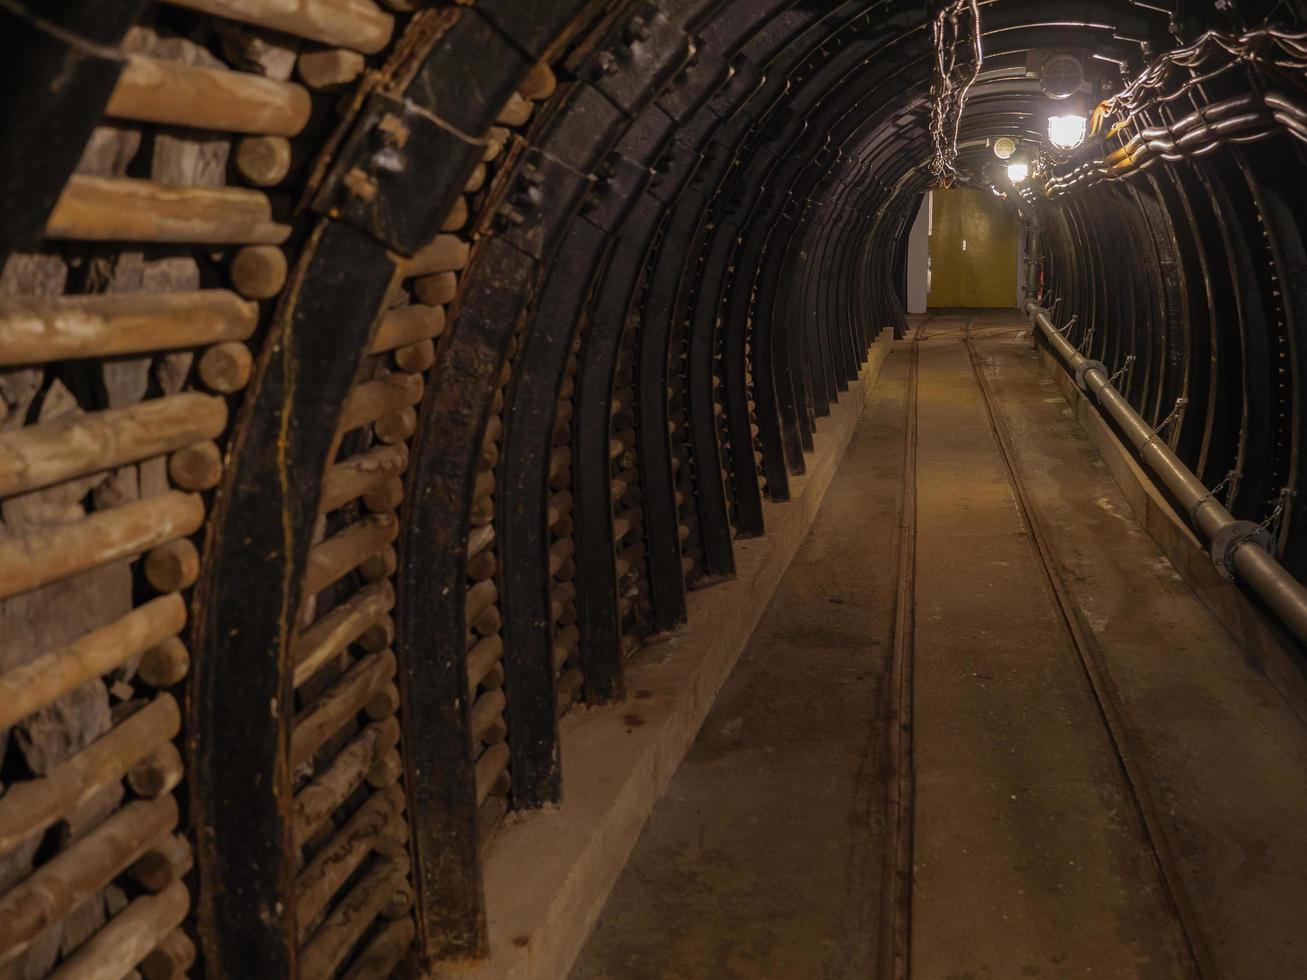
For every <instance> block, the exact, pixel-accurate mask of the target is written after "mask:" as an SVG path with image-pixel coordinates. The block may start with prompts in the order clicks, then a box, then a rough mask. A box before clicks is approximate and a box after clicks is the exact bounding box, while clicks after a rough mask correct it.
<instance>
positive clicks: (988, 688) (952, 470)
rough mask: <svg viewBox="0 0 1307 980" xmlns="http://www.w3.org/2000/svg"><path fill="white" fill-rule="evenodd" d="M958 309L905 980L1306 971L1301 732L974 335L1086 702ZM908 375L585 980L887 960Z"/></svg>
mask: <svg viewBox="0 0 1307 980" xmlns="http://www.w3.org/2000/svg"><path fill="white" fill-rule="evenodd" d="M964 323H965V320H964V319H952V318H936V319H935V320H932V321H931V322H930V323H929V324H928V325H927V326H926V328H925V335H926V338H927V339H925V340H923V341H922V342H921V343H920V346H919V358H920V360H919V368H918V375H917V383H918V412H917V419H916V435H917V444H916V445H917V467H916V503H917V528H916V538H915V540H916V549H917V554H916V579H915V584H916V608H915V618H914V625H915V644H914V649H913V666H914V673H915V678H914V684H913V700H914V712H915V723H914V730H913V762H914V767H915V774H916V793H915V799H914V803H915V806H914V809H913V819H912V826H913V834H914V841H913V845H914V849H913V872H912V896H911V922H910V936H911V942H910V950H911V974H912V975H913V976H915V977H920V978H929V980H934V978H941V980H943V978H959V980H961V978H975V980H980V978H1010V977H1024V976H1043V977H1071V976H1076V977H1081V976H1100V977H1111V978H1118V977H1119V978H1127V977H1142V978H1152V977H1158V978H1161V977H1186V976H1194V975H1198V973H1199V972H1200V970H1201V973H1202V974H1203V975H1212V976H1219V975H1224V976H1229V977H1238V978H1241V980H1242V978H1262V977H1265V978H1280V977H1300V976H1307V945H1305V944H1304V942H1303V939H1302V935H1301V927H1300V925H1299V920H1300V919H1301V915H1302V912H1303V910H1304V909H1307V875H1304V873H1303V872H1304V871H1307V829H1304V821H1302V819H1301V814H1303V813H1304V812H1307V767H1304V766H1303V765H1302V761H1303V759H1307V728H1305V727H1304V725H1303V723H1302V721H1301V716H1300V715H1299V714H1298V713H1296V712H1295V711H1294V710H1293V709H1292V708H1291V707H1290V706H1289V705H1287V704H1286V703H1285V702H1284V700H1283V699H1282V698H1281V697H1280V696H1279V694H1278V693H1277V692H1276V690H1275V689H1274V688H1273V687H1272V686H1271V685H1270V684H1269V682H1268V681H1266V679H1265V678H1263V677H1261V676H1260V675H1258V674H1256V673H1255V672H1254V671H1252V670H1251V669H1250V668H1249V667H1248V666H1247V665H1246V663H1245V661H1244V659H1243V657H1242V654H1241V652H1240V651H1239V650H1238V649H1237V648H1236V647H1235V645H1234V643H1233V641H1231V640H1230V639H1229V638H1228V636H1227V635H1226V634H1225V633H1224V631H1223V630H1222V628H1221V627H1220V625H1219V624H1218V623H1217V622H1216V621H1215V620H1214V619H1213V618H1212V617H1211V616H1210V614H1209V613H1208V612H1207V611H1206V609H1205V608H1204V607H1203V606H1202V605H1201V604H1200V603H1199V602H1198V601H1197V600H1196V599H1195V597H1194V596H1193V595H1192V594H1190V593H1189V592H1188V590H1187V589H1186V588H1185V586H1184V585H1183V584H1182V583H1181V582H1180V580H1179V579H1178V577H1177V576H1176V575H1175V574H1174V572H1173V571H1172V570H1171V569H1170V566H1169V565H1168V564H1167V563H1166V562H1165V560H1164V559H1162V557H1161V555H1160V554H1159V553H1158V552H1157V550H1156V548H1155V547H1154V546H1153V544H1152V542H1151V540H1150V539H1149V538H1148V537H1147V536H1146V535H1145V534H1144V533H1143V532H1142V531H1141V530H1140V529H1139V528H1138V526H1137V525H1136V524H1135V522H1134V520H1133V519H1132V517H1131V516H1130V513H1129V510H1128V508H1127V506H1126V504H1125V501H1124V499H1123V498H1122V496H1121V494H1120V492H1119V490H1118V489H1117V487H1116V485H1115V484H1114V483H1113V482H1112V480H1111V478H1110V477H1109V476H1108V475H1107V473H1106V470H1105V468H1104V467H1103V464H1102V462H1101V461H1100V460H1099V459H1098V458H1097V457H1096V456H1095V455H1094V452H1093V450H1092V448H1091V447H1090V445H1089V443H1088V441H1087V440H1086V439H1085V437H1084V435H1083V433H1081V432H1080V430H1079V428H1078V426H1077V425H1076V424H1075V422H1074V421H1073V420H1072V418H1071V413H1070V412H1069V410H1068V409H1067V408H1066V404H1065V402H1064V401H1063V400H1062V399H1061V397H1060V396H1059V395H1058V393H1057V390H1056V389H1055V387H1054V386H1053V384H1052V382H1051V381H1049V380H1048V378H1047V376H1046V375H1045V374H1044V371H1043V368H1042V367H1041V365H1040V363H1039V361H1038V359H1037V357H1035V355H1033V353H1032V352H1031V350H1030V346H1029V342H1028V339H1022V338H1021V337H1020V336H1019V334H1020V332H1021V331H1022V329H1023V328H1022V326H1021V325H1020V324H1019V322H1018V321H1016V320H1012V321H1009V322H1008V323H1004V322H1003V321H1002V320H996V319H994V318H982V319H981V320H980V321H978V322H977V323H976V324H975V325H974V331H973V335H974V340H973V343H974V349H975V352H976V354H975V356H976V359H977V363H978V365H979V368H980V370H981V371H982V372H984V376H985V377H986V378H987V379H988V383H989V385H990V387H991V389H992V391H993V408H994V410H995V411H996V413H997V415H998V417H999V418H1000V420H1001V421H1002V424H1004V425H1005V426H1006V427H1007V429H1008V431H1009V433H1010V436H1011V439H1012V444H1013V450H1014V463H1015V467H1016V470H1017V472H1018V473H1019V474H1020V477H1021V479H1022V481H1023V484H1024V488H1025V492H1026V495H1027V499H1028V500H1029V502H1030V504H1031V505H1032V507H1033V509H1034V510H1035V512H1036V514H1037V517H1038V521H1039V523H1040V525H1041V526H1042V528H1043V530H1044V532H1045V534H1044V537H1045V540H1046V544H1047V548H1048V552H1049V554H1050V555H1051V556H1052V558H1053V565H1054V568H1055V570H1056V571H1055V575H1057V576H1058V577H1059V578H1058V580H1059V581H1060V582H1061V583H1062V584H1063V585H1064V586H1065V588H1066V594H1067V595H1069V603H1070V606H1071V613H1070V614H1071V615H1072V616H1073V617H1074V620H1075V622H1076V623H1078V624H1079V626H1080V628H1081V629H1082V631H1083V632H1084V633H1085V634H1086V635H1087V636H1088V637H1089V640H1088V642H1089V645H1090V646H1091V647H1092V650H1093V656H1094V657H1096V658H1098V659H1096V660H1095V661H1094V665H1096V668H1097V669H1098V670H1099V672H1100V674H1101V676H1102V680H1101V681H1100V684H1099V691H1098V693H1097V694H1096V692H1095V688H1094V687H1093V686H1092V685H1091V683H1090V679H1089V677H1090V675H1089V673H1088V672H1087V670H1086V664H1085V661H1084V660H1083V659H1082V654H1081V653H1078V652H1077V649H1076V647H1075V645H1073V643H1072V642H1071V640H1070V634H1069V633H1068V630H1067V627H1066V625H1065V623H1064V621H1063V618H1062V615H1063V614H1062V612H1060V611H1059V610H1060V607H1059V605H1058V603H1057V601H1056V597H1055V594H1054V592H1053V589H1052V588H1051V586H1050V583H1049V580H1048V578H1047V576H1046V575H1045V573H1044V571H1043V565H1042V564H1041V562H1040V557H1039V552H1038V551H1037V550H1036V548H1035V547H1034V545H1033V542H1032V538H1031V535H1030V533H1029V529H1028V526H1027V524H1026V522H1025V520H1024V518H1023V514H1022V511H1021V509H1020V507H1019V501H1018V495H1017V493H1016V492H1015V488H1014V484H1013V481H1012V479H1011V476H1010V474H1009V471H1008V469H1007V466H1006V464H1005V463H1004V460H1003V456H1002V454H1001V452H1000V448H999V444H998V442H996V440H995V437H994V435H993V434H992V432H991V429H990V423H989V420H988V416H987V414H986V411H985V403H984V400H983V397H982V394H981V389H980V387H979V386H978V385H977V383H976V379H975V377H974V375H973V373H972V367H971V361H970V359H969V357H968V352H967V348H966V346H964V344H963V343H962V342H961V341H962V333H961V329H962V327H963V325H964ZM909 359H910V357H909V352H908V348H907V346H906V344H900V345H898V347H897V348H896V350H895V352H894V353H893V354H891V356H890V359H889V361H888V362H887V364H886V366H885V369H884V371H883V374H882V379H881V382H880V384H879V387H878V389H877V391H876V392H874V393H873V396H872V399H871V402H870V403H869V405H868V407H867V410H866V412H865V413H864V415H863V418H862V420H861V421H860V423H859V426H858V429H857V431H856V433H855V435H854V438H853V441H852V443H851V444H850V446H849V450H848V453H847V456H846V458H845V460H844V462H843V464H842V466H841V468H840V471H839V473H838V474H837V476H836V478H835V481H834V483H833V484H832V486H831V488H830V491H829V493H828V496H827V498H826V501H825V503H824V504H823V507H822V510H821V513H820V515H819V516H818V519H817V521H816V523H815V524H814V525H813V528H812V532H811V534H810V537H809V539H808V540H807V541H806V542H805V544H804V546H803V548H802V549H801V551H800V552H799V555H798V557H797V558H796V560H795V562H794V564H793V566H792V567H791V568H790V570H789V572H788V573H787V575H786V577H785V579H784V582H783V584H782V586H781V588H780V590H779V591H778V593H777V595H776V597H775V599H774V600H773V603H772V605H771V607H770V608H769V610H768V611H767V613H766V615H765V616H764V618H763V621H762V624H761V625H760V627H759V629H758V630H757V632H756V633H755V636H754V639H753V641H752V644H751V646H750V648H749V650H748V651H747V652H746V653H745V655H744V656H743V658H742V659H741V661H740V663H739V665H738V666H737V667H736V669H735V672H734V674H733V675H732V676H731V679H730V680H729V682H728V683H727V685H726V687H725V688H724V689H723V690H722V693H721V695H720V697H719V699H718V701H717V703H716V704H715V706H714V708H713V710H712V712H711V713H710V715H709V717H708V720H707V721H706V723H705V725H704V728H703V730H702V732H701V734H700V736H699V738H698V740H697V742H696V743H695V746H694V748H693V749H692V751H691V752H690V755H689V756H688V758H687V759H686V761H685V763H684V764H683V765H682V767H681V769H680V770H679V771H678V772H677V774H676V776H675V778H674V780H673V782H672V786H671V789H670V791H669V793H668V795H667V796H666V797H665V798H664V800H663V801H662V802H660V803H659V804H658V806H657V808H656V809H655V811H654V813H653V815H652V816H651V818H650V819H649V822H648V824H647V826H646V828H645V831H644V834H643V836H642V837H641V840H640V842H639V844H638V845H637V847H636V850H635V852H634V854H633V855H632V857H631V859H630V862H629V863H628V865H627V868H626V870H625V872H624V873H623V875H622V878H621V880H620V881H619V882H618V885H617V887H616V888H615V890H614V892H613V894H612V896H611V898H610V900H609V903H608V905H607V908H606V910H605V912H604V914H603V916H602V917H601V919H600V921H599V923H598V925H597V926H596V928H595V931H594V934H593V936H592V937H591V939H590V941H589V943H588V945H587V947H586V948H585V950H584V951H583V952H582V954H581V956H580V958H579V960H578V962H577V963H576V965H575V968H574V971H573V974H572V976H573V978H574V980H597V978H614V980H616V978H622V980H627V978H630V980H641V978H668V977H676V978H709V977H712V978H730V977H777V978H795V980H799V978H808V977H812V978H840V977H870V976H874V975H875V974H876V973H877V963H878V959H877V958H878V953H879V949H878V945H879V943H880V941H881V934H882V923H881V918H882V912H881V897H882V896H881V892H882V883H883V880H884V871H883V869H884V868H885V866H886V858H887V855H886V853H885V846H884V841H885V836H884V833H883V827H884V826H885V818H886V803H885V791H884V785H885V775H886V772H887V771H888V759H887V751H886V747H887V728H888V726H887V720H888V702H887V695H886V680H887V675H888V670H889V665H890V657H891V651H892V628H891V627H892V619H893V615H894V597H895V585H896V581H895V578H896V569H897V554H896V551H895V544H896V536H895V528H896V526H897V523H898V516H899V513H900V506H901V498H902V493H903V485H904V481H903V474H902V472H901V466H902V460H903V445H904V439H905V433H906V432H907V431H908V426H907V419H906V408H907V404H908V402H907V398H906V393H907V386H908V377H909V367H908V365H909ZM1104 685H1106V690H1107V691H1108V694H1109V696H1110V699H1111V705H1112V706H1114V708H1115V709H1116V710H1118V712H1119V714H1118V716H1117V717H1118V718H1119V721H1118V725H1117V732H1116V738H1115V739H1114V738H1113V737H1112V735H1111V734H1109V729H1108V726H1107V725H1106V724H1105V723H1104V714H1103V709H1102V706H1101V704H1100V698H1101V697H1103V696H1104V695H1103V691H1104V689H1105V688H1104ZM1123 758H1124V759H1125V765H1123V761H1122V760H1123ZM1127 767H1128V768H1129V771H1130V772H1132V773H1133V774H1134V777H1135V778H1134V781H1133V782H1132V781H1131V780H1130V779H1127V776H1126V771H1127ZM1145 814H1147V815H1148V816H1149V818H1150V820H1149V821H1147V822H1146V821H1145V819H1144V815H1145Z"/></svg>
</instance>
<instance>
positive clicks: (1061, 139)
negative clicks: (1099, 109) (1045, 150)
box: [1048, 115, 1087, 150]
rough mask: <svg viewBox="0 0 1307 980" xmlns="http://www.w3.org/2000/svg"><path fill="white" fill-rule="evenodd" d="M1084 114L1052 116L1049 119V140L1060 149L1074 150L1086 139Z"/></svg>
mask: <svg viewBox="0 0 1307 980" xmlns="http://www.w3.org/2000/svg"><path fill="white" fill-rule="evenodd" d="M1086 124H1087V120H1086V119H1085V117H1084V116H1076V115H1070V116H1050V117H1049V119H1048V141H1049V142H1050V143H1052V144H1053V145H1054V146H1056V147H1057V148H1058V149H1059V150H1074V149H1075V148H1076V147H1077V146H1079V145H1080V144H1081V143H1083V142H1084V141H1085V126H1086Z"/></svg>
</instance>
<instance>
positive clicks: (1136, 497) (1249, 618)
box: [1040, 349, 1307, 721]
mask: <svg viewBox="0 0 1307 980" xmlns="http://www.w3.org/2000/svg"><path fill="white" fill-rule="evenodd" d="M1040 353H1041V355H1042V357H1043V359H1044V365H1045V367H1046V368H1047V369H1048V370H1049V371H1050V372H1051V374H1052V376H1053V379H1054V381H1055V382H1056V383H1057V385H1058V388H1059V389H1060V390H1061V392H1062V395H1063V397H1064V398H1066V400H1067V402H1068V403H1069V404H1070V405H1071V408H1072V410H1073V411H1074V412H1075V413H1076V418H1077V419H1078V420H1079V422H1080V426H1081V428H1082V429H1084V431H1085V434H1086V435H1087V436H1088V437H1089V441H1090V442H1091V443H1092V444H1093V446H1094V448H1095V449H1096V450H1097V451H1098V455H1099V456H1100V457H1101V458H1102V460H1103V462H1104V463H1105V464H1106V466H1107V469H1108V472H1109V473H1111V474H1112V478H1113V479H1114V480H1115V481H1116V483H1117V486H1119V487H1120V488H1121V493H1122V494H1123V495H1124V496H1125V498H1126V501H1127V502H1128V503H1129V504H1130V509H1131V510H1132V511H1133V512H1134V515H1135V520H1137V521H1138V522H1139V524H1140V526H1142V527H1143V528H1144V530H1145V531H1147V532H1148V535H1149V537H1151V538H1152V539H1153V542H1154V543H1155V544H1156V545H1157V547H1158V548H1159V549H1161V552H1162V554H1163V555H1165V556H1166V559H1167V561H1169V562H1170V563H1171V565H1172V567H1174V568H1175V570H1176V572H1177V573H1178V574H1179V575H1180V577H1181V578H1182V579H1183V580H1184V582H1185V584H1186V585H1188V586H1189V588H1191V589H1193V591H1194V593H1195V594H1196V595H1197V596H1198V598H1199V599H1200V600H1202V603H1203V605H1205V606H1206V607H1207V608H1208V609H1209V610H1211V612H1212V614H1213V615H1214V616H1216V618H1217V619H1218V620H1220V622H1221V625H1222V626H1224V627H1225V629H1226V631H1227V632H1228V633H1229V634H1230V635H1231V636H1232V637H1233V638H1234V639H1235V641H1236V642H1237V643H1238V644H1239V645H1240V647H1242V649H1243V650H1244V652H1245V654H1246V655H1247V657H1248V660H1249V662H1250V663H1251V664H1252V665H1253V666H1254V667H1255V668H1256V669H1257V670H1258V671H1260V672H1261V673H1263V674H1265V675H1266V677H1268V678H1269V679H1270V681H1271V683H1272V684H1274V685H1275V687H1276V689H1277V690H1278V691H1279V692H1280V693H1281V694H1282V695H1283V696H1284V698H1285V700H1286V701H1288V703H1289V705H1290V706H1291V707H1293V709H1294V710H1295V711H1296V712H1297V713H1298V715H1299V716H1300V717H1302V718H1303V720H1304V721H1307V711H1305V710H1304V707H1303V706H1304V705H1307V676H1304V674H1303V667H1302V666H1301V657H1300V654H1299V653H1298V651H1297V650H1296V648H1295V646H1294V643H1293V640H1292V639H1291V638H1289V637H1288V636H1287V635H1286V634H1285V633H1284V632H1283V631H1282V630H1281V629H1280V627H1279V626H1278V624H1276V623H1275V622H1273V621H1272V619H1271V617H1270V616H1269V615H1268V614H1267V613H1265V612H1264V611H1263V610H1262V609H1261V608H1260V607H1259V606H1257V605H1256V604H1255V603H1254V602H1253V600H1252V599H1250V598H1249V597H1248V596H1247V595H1246V594H1245V593H1244V591H1243V590H1242V589H1240V588H1239V586H1237V585H1235V584H1234V583H1233V582H1228V581H1226V580H1225V579H1223V578H1222V577H1221V576H1220V574H1219V573H1218V572H1217V571H1216V566H1215V565H1213V564H1212V560H1211V558H1210V557H1208V553H1207V548H1206V547H1204V545H1203V544H1202V543H1201V542H1200V541H1199V540H1198V538H1197V537H1196V536H1195V535H1194V533H1193V532H1192V531H1191V530H1190V529H1189V526H1188V525H1187V524H1186V523H1185V522H1184V521H1183V520H1181V518H1180V516H1179V515H1178V514H1177V513H1176V512H1175V509H1174V508H1172V506H1171V504H1170V503H1169V502H1168V501H1167V500H1166V498H1165V497H1163V496H1162V495H1161V493H1160V492H1159V491H1158V489H1157V487H1156V486H1155V485H1154V483H1153V481H1152V480H1151V479H1149V477H1148V475H1147V474H1146V473H1145V472H1144V470H1143V469H1142V468H1141V467H1140V466H1139V464H1138V463H1137V462H1136V461H1135V458H1134V456H1133V454H1131V453H1130V451H1129V450H1127V449H1126V447H1125V444H1124V443H1122V442H1121V440H1120V439H1118V438H1117V436H1116V433H1115V432H1113V431H1112V429H1111V427H1110V426H1109V425H1108V423H1107V421H1106V420H1105V419H1104V418H1103V416H1102V415H1100V414H1099V412H1098V409H1097V408H1095V407H1094V405H1093V404H1091V403H1090V401H1089V399H1088V398H1087V397H1086V396H1085V394H1084V392H1082V391H1081V390H1080V389H1079V388H1077V387H1076V384H1075V380H1074V379H1073V378H1071V376H1070V375H1068V374H1067V373H1066V370H1065V369H1064V368H1063V367H1062V365H1061V364H1060V363H1058V361H1057V359H1056V358H1055V357H1054V356H1053V355H1052V354H1051V353H1050V352H1049V351H1047V350H1043V349H1041V351H1040Z"/></svg>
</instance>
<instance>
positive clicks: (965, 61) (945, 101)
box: [930, 0, 983, 187]
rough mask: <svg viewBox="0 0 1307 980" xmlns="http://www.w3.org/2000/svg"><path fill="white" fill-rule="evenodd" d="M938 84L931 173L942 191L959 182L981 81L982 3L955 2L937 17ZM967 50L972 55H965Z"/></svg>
mask: <svg viewBox="0 0 1307 980" xmlns="http://www.w3.org/2000/svg"><path fill="white" fill-rule="evenodd" d="M934 35H935V81H934V84H933V85H932V86H931V97H932V101H931V107H930V137H931V140H932V142H933V143H934V147H935V156H934V159H933V160H931V163H930V170H931V173H933V174H934V175H935V178H936V180H938V181H939V184H940V186H941V187H948V186H950V185H951V184H952V183H953V181H954V180H955V179H957V176H958V172H957V168H956V167H955V166H954V163H955V162H956V161H957V157H958V136H959V134H960V132H961V128H962V110H963V107H964V106H965V105H966V101H967V93H968V92H970V90H971V86H972V85H974V84H975V82H976V79H977V78H979V77H980V65H981V61H982V60H983V51H982V49H981V41H980V4H979V0H953V2H951V3H949V4H947V5H945V6H944V7H942V8H941V9H940V11H939V12H938V13H937V14H936V15H935V25H934ZM963 48H966V49H968V53H967V54H965V55H961V54H960V52H961V51H962V49H963Z"/></svg>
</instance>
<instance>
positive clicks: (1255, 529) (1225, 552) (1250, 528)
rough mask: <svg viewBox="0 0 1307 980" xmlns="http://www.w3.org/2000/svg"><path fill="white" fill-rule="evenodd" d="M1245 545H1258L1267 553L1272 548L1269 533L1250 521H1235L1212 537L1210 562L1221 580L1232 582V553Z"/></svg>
mask: <svg viewBox="0 0 1307 980" xmlns="http://www.w3.org/2000/svg"><path fill="white" fill-rule="evenodd" d="M1245 544H1256V545H1260V546H1261V547H1262V549H1263V550H1265V551H1268V552H1269V551H1270V550H1271V547H1272V542H1271V532H1270V531H1268V530H1267V529H1266V528H1264V527H1262V526H1261V525H1260V524H1254V523H1253V522H1252V521H1235V522H1234V523H1233V524H1227V525H1226V526H1225V527H1223V528H1221V530H1219V531H1217V532H1216V534H1215V535H1214V536H1213V537H1212V544H1211V555H1212V561H1213V563H1215V565H1216V569H1217V571H1219V572H1220V573H1221V576H1222V578H1225V579H1226V580H1228V581H1230V582H1233V581H1234V578H1235V576H1234V553H1235V552H1236V551H1238V550H1239V549H1240V548H1241V547H1242V546H1243V545H1245Z"/></svg>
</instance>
